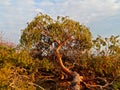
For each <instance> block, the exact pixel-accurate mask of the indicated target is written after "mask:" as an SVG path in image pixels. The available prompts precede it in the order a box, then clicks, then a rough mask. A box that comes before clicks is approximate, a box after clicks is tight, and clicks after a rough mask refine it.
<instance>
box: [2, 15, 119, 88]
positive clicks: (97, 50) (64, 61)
mask: <svg viewBox="0 0 120 90" xmlns="http://www.w3.org/2000/svg"><path fill="white" fill-rule="evenodd" d="M119 89H120V37H119V36H113V35H112V36H110V37H106V38H102V37H101V36H98V37H97V38H96V39H94V40H93V39H92V35H91V32H90V30H89V28H87V27H86V26H85V25H81V24H80V23H79V22H76V21H74V20H71V19H70V18H69V17H61V16H58V17H57V19H56V20H54V19H52V18H51V17H50V16H48V15H46V14H42V13H40V14H38V15H37V16H36V17H35V18H34V19H33V20H32V21H31V22H30V23H28V26H27V27H26V28H25V29H24V30H23V31H22V35H21V39H20V43H19V44H18V45H17V46H14V45H13V44H10V43H6V42H5V41H1V42H0V90H119Z"/></svg>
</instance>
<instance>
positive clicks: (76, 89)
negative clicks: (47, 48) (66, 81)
mask: <svg viewBox="0 0 120 90" xmlns="http://www.w3.org/2000/svg"><path fill="white" fill-rule="evenodd" d="M67 41H68V39H67V40H65V41H64V42H63V43H61V44H59V46H58V47H57V48H56V56H57V60H58V63H59V66H60V67H61V70H62V71H63V72H64V73H65V74H67V75H68V76H71V77H72V78H73V81H72V82H71V85H70V90H80V82H82V79H83V77H82V76H80V75H79V74H78V73H77V72H73V71H71V70H69V69H68V68H67V67H65V66H64V64H63V62H62V56H61V54H60V52H59V50H60V48H61V47H62V46H63V45H64V44H65V43H66V42H67Z"/></svg>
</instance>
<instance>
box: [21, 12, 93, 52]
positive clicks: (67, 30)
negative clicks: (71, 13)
mask: <svg viewBox="0 0 120 90" xmlns="http://www.w3.org/2000/svg"><path fill="white" fill-rule="evenodd" d="M68 38H70V40H69V41H68V42H69V46H70V45H71V44H72V43H73V42H74V43H75V45H76V46H77V47H79V48H81V49H89V48H90V47H91V46H92V44H91V33H90V31H89V29H88V28H87V27H86V26H84V25H81V24H80V23H79V22H76V21H74V20H71V19H69V18H68V17H60V16H58V17H57V20H53V19H52V18H51V17H50V16H48V15H46V14H39V15H37V16H36V17H35V18H34V19H33V20H32V21H31V22H30V23H29V24H28V26H27V27H26V28H25V29H24V30H23V32H22V36H21V39H20V43H21V46H22V47H26V48H33V47H36V48H37V49H38V47H37V46H36V44H37V45H38V43H40V44H41V45H39V47H42V49H43V47H44V49H45V50H47V49H48V48H49V47H50V45H52V44H55V45H57V44H56V41H57V42H60V43H62V42H64V41H65V40H67V39H68ZM76 42H79V43H81V44H77V43H76ZM65 47H68V45H66V46H65Z"/></svg>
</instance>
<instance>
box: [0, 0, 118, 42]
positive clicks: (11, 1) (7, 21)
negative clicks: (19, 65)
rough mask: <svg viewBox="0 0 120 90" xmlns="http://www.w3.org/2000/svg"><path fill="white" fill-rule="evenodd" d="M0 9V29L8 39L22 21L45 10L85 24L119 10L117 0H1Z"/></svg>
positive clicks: (25, 21)
mask: <svg viewBox="0 0 120 90" xmlns="http://www.w3.org/2000/svg"><path fill="white" fill-rule="evenodd" d="M0 12H1V13H0V16H1V18H0V31H3V32H5V33H6V32H7V33H6V34H5V37H7V38H8V39H10V40H11V39H13V38H16V37H17V38H18V37H19V36H20V30H21V29H24V28H25V26H26V23H27V22H29V21H31V20H32V19H33V18H34V16H35V15H36V14H37V13H38V12H43V13H47V14H49V15H51V16H52V17H56V16H58V15H63V16H70V18H73V19H75V20H77V21H80V22H81V23H85V24H87V23H90V22H92V21H95V20H98V19H101V18H105V17H109V16H114V15H116V14H117V13H120V1H119V0H40V2H35V0H2V1H1V2H0ZM13 34H16V35H13ZM10 36H11V37H10ZM14 36H15V37H14ZM17 40H18V39H16V41H17ZM13 41H14V40H13ZM16 41H14V42H16Z"/></svg>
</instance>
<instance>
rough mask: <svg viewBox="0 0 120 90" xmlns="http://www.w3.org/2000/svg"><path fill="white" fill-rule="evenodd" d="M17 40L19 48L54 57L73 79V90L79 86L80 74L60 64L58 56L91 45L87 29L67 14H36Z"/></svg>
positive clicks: (42, 55) (69, 53) (60, 56)
mask: <svg viewBox="0 0 120 90" xmlns="http://www.w3.org/2000/svg"><path fill="white" fill-rule="evenodd" d="M20 43H21V46H22V48H26V49H27V50H31V49H34V50H37V52H38V53H37V57H39V58H41V57H50V56H55V58H57V61H56V63H58V64H59V66H60V67H61V70H62V71H63V72H64V73H66V74H67V75H68V76H71V77H72V78H73V82H72V84H71V86H72V88H74V89H73V90H78V89H75V88H80V87H79V85H78V84H80V82H81V81H82V78H83V77H81V76H79V74H78V73H77V72H75V71H72V70H70V69H68V68H67V67H65V66H64V64H63V61H62V58H63V56H62V55H63V54H64V55H67V56H71V55H74V54H76V53H78V52H82V51H86V50H89V49H90V48H91V46H92V42H91V33H90V31H89V28H87V27H86V26H84V25H81V24H80V23H79V22H76V21H74V20H71V19H69V17H61V16H58V17H57V19H56V20H54V19H52V18H51V17H50V16H48V15H46V14H42V13H40V14H38V15H37V16H36V17H35V18H34V20H33V21H31V22H30V23H28V26H27V27H26V28H25V29H24V30H23V32H22V36H21V39H20ZM52 59H53V57H52Z"/></svg>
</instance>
